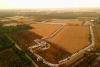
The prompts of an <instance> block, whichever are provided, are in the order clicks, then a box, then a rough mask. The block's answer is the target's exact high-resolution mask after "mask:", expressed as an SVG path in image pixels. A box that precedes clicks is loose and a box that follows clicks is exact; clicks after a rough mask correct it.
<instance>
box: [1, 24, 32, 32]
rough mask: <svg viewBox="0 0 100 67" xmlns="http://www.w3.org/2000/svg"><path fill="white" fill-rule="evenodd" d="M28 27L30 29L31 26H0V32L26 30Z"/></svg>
mask: <svg viewBox="0 0 100 67" xmlns="http://www.w3.org/2000/svg"><path fill="white" fill-rule="evenodd" d="M28 29H31V26H30V25H28V24H23V25H16V26H1V27H0V32H1V33H11V32H16V31H20V30H28Z"/></svg>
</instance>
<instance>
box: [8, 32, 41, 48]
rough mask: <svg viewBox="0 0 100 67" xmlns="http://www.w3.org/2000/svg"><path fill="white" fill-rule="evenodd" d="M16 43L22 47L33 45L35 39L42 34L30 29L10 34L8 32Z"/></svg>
mask: <svg viewBox="0 0 100 67" xmlns="http://www.w3.org/2000/svg"><path fill="white" fill-rule="evenodd" d="M9 35H10V36H11V37H12V38H13V39H14V40H15V42H17V44H18V45H19V46H20V47H22V48H28V47H29V46H33V45H34V44H35V43H34V40H35V39H40V38H42V36H39V35H38V34H36V33H34V32H30V31H18V32H15V33H12V34H9Z"/></svg>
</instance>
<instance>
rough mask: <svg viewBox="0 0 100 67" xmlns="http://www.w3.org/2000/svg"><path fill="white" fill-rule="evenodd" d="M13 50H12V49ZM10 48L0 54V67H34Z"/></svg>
mask: <svg viewBox="0 0 100 67" xmlns="http://www.w3.org/2000/svg"><path fill="white" fill-rule="evenodd" d="M13 49H14V48H13ZM13 49H12V48H10V49H7V50H4V51H3V52H1V53H0V67H35V66H33V65H32V63H31V62H30V61H29V60H26V59H27V57H25V56H22V54H20V52H18V54H17V53H16V52H15V50H13Z"/></svg>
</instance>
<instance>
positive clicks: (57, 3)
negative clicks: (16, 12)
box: [0, 0, 100, 9]
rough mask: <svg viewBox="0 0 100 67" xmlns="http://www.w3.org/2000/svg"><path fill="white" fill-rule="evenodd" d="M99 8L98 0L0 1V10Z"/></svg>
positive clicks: (99, 0)
mask: <svg viewBox="0 0 100 67" xmlns="http://www.w3.org/2000/svg"><path fill="white" fill-rule="evenodd" d="M68 8H74V9H75V8H77V9H78V8H100V0H90V1H89V0H88V1H87V0H0V9H68Z"/></svg>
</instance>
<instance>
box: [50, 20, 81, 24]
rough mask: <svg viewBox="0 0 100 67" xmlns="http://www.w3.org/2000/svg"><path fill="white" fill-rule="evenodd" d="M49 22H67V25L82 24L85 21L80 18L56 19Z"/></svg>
mask: <svg viewBox="0 0 100 67" xmlns="http://www.w3.org/2000/svg"><path fill="white" fill-rule="evenodd" d="M48 23H66V25H81V24H82V23H83V22H82V21H80V20H78V19H54V20H52V21H51V22H48Z"/></svg>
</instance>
